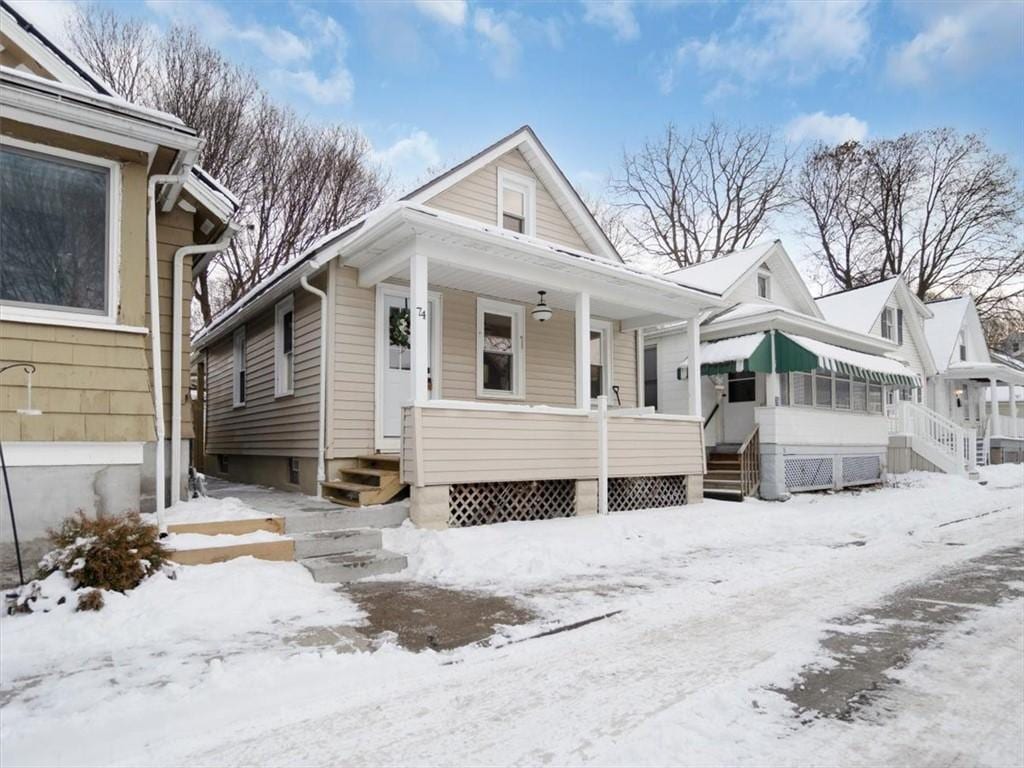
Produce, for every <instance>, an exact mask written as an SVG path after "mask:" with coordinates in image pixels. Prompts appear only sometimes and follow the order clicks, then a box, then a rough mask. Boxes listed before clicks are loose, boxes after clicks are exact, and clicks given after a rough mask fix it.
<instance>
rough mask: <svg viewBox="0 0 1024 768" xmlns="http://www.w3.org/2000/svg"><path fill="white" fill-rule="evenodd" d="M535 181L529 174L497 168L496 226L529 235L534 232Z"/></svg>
mask: <svg viewBox="0 0 1024 768" xmlns="http://www.w3.org/2000/svg"><path fill="white" fill-rule="evenodd" d="M536 197H537V183H536V182H535V181H534V180H533V179H531V178H530V177H529V176H523V175H521V174H518V173H515V172H513V171H509V170H507V169H505V168H499V169H498V226H499V227H501V228H502V229H508V230H511V231H512V232H518V233H520V234H523V235H530V236H531V237H532V236H533V235H534V233H535V232H536V210H537V202H536Z"/></svg>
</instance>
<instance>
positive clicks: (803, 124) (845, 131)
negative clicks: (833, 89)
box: [786, 112, 868, 144]
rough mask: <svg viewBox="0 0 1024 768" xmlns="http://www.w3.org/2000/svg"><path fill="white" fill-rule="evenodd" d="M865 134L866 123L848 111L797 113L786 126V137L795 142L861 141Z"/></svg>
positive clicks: (829, 142) (836, 142) (832, 142)
mask: <svg viewBox="0 0 1024 768" xmlns="http://www.w3.org/2000/svg"><path fill="white" fill-rule="evenodd" d="M867 135H868V124H867V123H866V122H864V121H863V120H858V119H857V118H856V117H854V116H853V115H851V114H848V113H844V114H842V115H826V114H825V113H824V112H815V113H813V114H807V113H805V114H802V115H797V116H796V117H795V118H793V119H792V120H791V121H790V122H789V124H788V125H787V126H786V138H787V139H789V140H790V141H792V142H795V143H799V142H802V141H823V142H825V143H826V144H842V143H843V142H844V141H863V140H864V138H865V137H866V136H867Z"/></svg>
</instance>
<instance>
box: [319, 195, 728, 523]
mask: <svg viewBox="0 0 1024 768" xmlns="http://www.w3.org/2000/svg"><path fill="white" fill-rule="evenodd" d="M336 255H337V258H338V262H337V264H338V265H339V274H341V275H348V276H349V277H348V279H350V280H351V281H353V290H365V289H371V288H372V289H374V290H375V291H376V323H375V328H376V334H375V335H376V361H377V364H376V371H375V389H376V393H375V408H376V413H375V419H374V421H375V432H376V448H377V450H378V451H379V452H381V453H389V452H397V454H398V456H399V457H400V462H401V469H400V471H401V478H402V480H403V481H404V482H405V483H407V484H408V485H409V488H410V516H411V517H412V519H413V521H414V522H416V523H417V524H418V525H421V526H429V527H445V526H449V525H473V524H481V523H490V522H503V521H506V520H524V519H541V518H549V517H560V516H572V515H585V514H594V513H600V512H610V511H616V510H626V509H639V508H650V507H659V506H676V505H680V504H685V503H694V502H696V501H699V500H700V499H701V498H702V476H703V473H704V470H705V452H704V441H703V433H702V425H701V418H700V415H699V414H700V410H699V406H698V407H697V408H696V409H695V410H694V411H693V412H692V413H693V414H694V415H668V414H659V413H656V412H655V411H654V409H653V408H644V407H641V405H640V403H639V399H640V397H641V394H640V393H641V391H642V385H643V380H642V343H638V339H639V337H640V332H641V329H643V328H645V327H647V326H650V325H654V324H659V323H665V322H673V321H674V322H678V321H680V320H683V321H688V322H689V323H690V324H691V325H692V326H693V327H694V328H697V322H696V320H695V318H696V317H697V314H698V312H699V311H700V310H702V309H705V308H708V307H713V306H717V305H718V303H719V300H718V299H717V297H715V296H712V295H710V294H703V293H701V292H699V291H694V290H692V289H688V288H685V287H682V286H679V285H677V284H675V283H673V282H671V281H668V280H665V279H663V278H660V277H658V276H655V275H651V274H649V273H646V272H643V271H641V270H637V269H633V268H631V267H628V266H626V265H623V264H621V263H618V262H613V261H610V260H608V259H603V258H600V257H597V256H593V255H590V254H587V253H581V252H577V251H573V250H569V249H565V248H561V247H557V246H554V245H552V244H550V243H547V242H545V241H541V240H537V239H534V238H531V237H527V236H524V235H520V234H517V233H513V232H510V231H507V230H502V229H499V228H497V227H493V226H487V225H483V224H479V223H476V222H470V221H468V220H466V219H462V218H460V217H457V216H453V215H447V214H441V213H438V212H437V211H435V210H431V209H426V208H422V207H419V206H416V205H412V204H401V205H398V206H395V207H394V208H392V209H390V210H388V211H386V212H385V213H383V214H382V215H380V216H379V217H378V218H376V219H375V220H374V221H372V222H368V224H367V225H366V226H365V227H364V228H363V231H361V232H360V233H358V235H357V236H356V237H353V238H350V239H349V240H346V241H345V242H344V243H343V244H342V245H340V246H339V247H338V249H337V254H336ZM698 334H699V331H698ZM698 338H699V335H698ZM698 354H699V352H698Z"/></svg>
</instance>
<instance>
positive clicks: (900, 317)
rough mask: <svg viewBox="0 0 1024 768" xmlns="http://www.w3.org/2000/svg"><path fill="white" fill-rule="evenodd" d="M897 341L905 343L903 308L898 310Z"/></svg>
mask: <svg viewBox="0 0 1024 768" xmlns="http://www.w3.org/2000/svg"><path fill="white" fill-rule="evenodd" d="M896 342H897V343H898V344H902V343H903V310H902V309H897V310H896Z"/></svg>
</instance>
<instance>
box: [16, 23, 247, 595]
mask: <svg viewBox="0 0 1024 768" xmlns="http://www.w3.org/2000/svg"><path fill="white" fill-rule="evenodd" d="M200 145H201V139H200V138H199V137H198V136H197V135H196V133H195V131H193V130H192V129H191V128H188V127H187V126H185V125H183V124H182V123H181V122H180V121H179V120H177V118H175V117H173V116H171V115H167V114H162V113H159V112H154V111H151V110H146V109H142V108H139V107H136V106H134V105H132V104H129V103H128V102H126V101H124V100H123V99H120V98H118V97H116V96H113V95H111V94H110V93H109V91H108V90H107V89H106V88H105V86H104V85H103V84H102V83H100V82H99V81H98V80H97V79H96V78H95V77H93V76H91V75H90V73H89V72H87V71H86V70H85V69H83V68H82V67H81V66H80V65H77V64H76V63H75V62H74V61H73V60H72V59H71V58H70V57H68V56H67V55H66V54H65V53H64V52H63V51H61V50H60V49H59V48H57V47H56V46H55V45H53V44H52V43H51V42H50V41H49V40H47V39H46V38H45V37H44V36H43V35H41V34H40V33H39V32H37V31H36V30H35V29H34V28H33V27H32V26H31V25H30V24H29V23H28V22H27V21H26V20H25V19H24V18H23V17H22V16H20V15H19V14H18V13H17V12H16V11H14V10H13V9H12V8H10V7H9V6H8V5H7V4H6V3H3V4H2V5H0V199H2V205H0V368H2V367H4V366H7V365H9V364H12V363H25V364H28V365H29V366H34V367H35V372H34V374H33V375H32V376H31V385H32V389H31V404H30V401H29V391H28V385H29V382H30V379H29V376H28V375H27V373H26V371H25V366H21V365H18V366H16V367H13V368H10V369H9V370H7V371H6V372H5V373H3V374H2V377H0V441H2V443H3V452H4V458H5V460H6V464H7V469H8V475H9V477H10V483H11V492H12V493H11V495H12V497H13V501H14V506H15V511H16V514H17V522H18V528H19V534H20V538H21V540H22V543H23V544H28V546H27V547H26V548H24V549H23V554H24V555H25V557H24V560H25V563H26V566H27V567H29V568H31V565H32V564H33V563H34V560H33V557H32V555H33V554H34V551H33V550H34V549H38V547H33V546H31V542H33V541H35V542H36V543H37V544H38V543H40V540H41V537H42V536H43V534H44V532H45V530H46V528H47V527H48V526H52V525H54V524H55V523H57V522H58V521H59V520H60V519H61V518H62V517H64V516H66V515H68V514H70V513H72V512H74V511H75V510H78V509H81V510H84V511H86V512H89V513H95V512H110V513H120V512H124V511H128V510H138V509H142V510H152V509H153V508H154V507H155V506H157V505H156V498H158V497H162V496H163V495H164V494H163V493H162V490H163V488H164V486H165V485H167V486H169V491H170V493H168V494H167V495H168V496H169V497H170V498H171V499H172V500H173V499H174V498H176V497H177V496H178V495H179V494H180V491H181V483H183V482H184V478H185V476H186V474H185V470H186V469H187V463H183V462H182V461H180V459H177V460H176V459H175V458H173V456H172V457H171V458H170V459H166V458H165V455H164V452H159V453H158V452H157V451H156V445H157V441H158V439H160V438H162V437H166V438H171V439H172V441H174V442H176V443H181V441H182V440H184V441H187V440H188V439H190V438H191V436H192V424H191V419H190V411H189V410H188V409H184V410H182V409H181V408H180V405H181V402H182V399H183V397H184V396H185V395H186V387H185V386H184V385H183V384H182V383H181V378H180V376H181V361H182V360H184V361H185V363H186V364H187V359H188V352H189V347H188V340H189V303H190V300H191V296H192V283H191V277H192V272H193V270H194V269H195V268H199V269H202V268H203V264H202V261H203V258H202V256H201V255H200V252H209V251H211V250H212V249H216V248H221V247H224V246H225V245H226V244H227V241H228V239H229V238H230V236H231V234H232V233H233V231H234V230H233V228H232V226H231V225H229V220H230V218H231V216H232V215H233V214H234V213H235V210H236V208H237V202H236V201H235V200H234V199H233V198H232V197H231V195H230V193H228V192H227V191H226V190H224V189H222V188H221V187H220V186H219V185H218V184H217V183H216V182H215V181H214V180H213V179H210V178H209V177H208V176H206V175H205V174H203V173H202V172H201V171H200V170H199V169H198V168H197V167H196V166H195V162H196V157H197V153H198V150H199V148H200ZM151 195H152V199H151V198H150V196H151ZM197 244H199V245H198V246H197ZM204 244H207V245H204ZM176 257H177V258H176ZM193 258H196V259H197V260H199V262H200V263H199V264H197V265H194V264H193ZM175 261H177V263H178V270H177V274H175ZM154 267H155V269H154ZM176 308H177V309H180V314H179V313H177V312H175V311H174V309H176ZM154 310H155V311H154ZM178 324H180V329H179V332H178V333H177V334H175V333H174V328H175V326H176V325H178ZM154 331H156V333H154ZM175 353H177V354H176V355H175ZM157 355H159V357H160V360H161V364H160V365H159V366H157V367H156V368H154V366H153V365H152V360H153V359H154V357H156V356H157ZM175 359H176V360H177V361H178V365H172V361H174V360H175ZM175 381H177V382H179V384H178V386H176V387H174V388H173V389H172V384H173V383H174V382H175ZM185 381H186V382H187V379H186V380H185ZM38 411H41V413H38ZM177 414H180V418H179V419H178V420H175V418H174V416H175V415H177ZM155 416H159V417H160V418H159V419H157V418H155ZM186 448H187V446H184V445H179V450H178V452H177V454H176V455H177V456H179V457H180V456H181V455H182V454H183V453H184V454H186V455H187V451H186ZM158 469H160V470H162V471H158ZM172 471H173V474H172ZM160 506H163V505H162V504H161V505H160ZM0 530H2V539H0V540H2V544H3V569H4V576H5V577H6V578H9V574H10V571H9V570H8V569H9V567H10V566H11V565H12V564H13V551H12V550H13V547H12V546H11V542H12V535H11V527H10V524H9V512H8V510H7V503H6V497H5V498H4V509H3V515H2V522H0ZM26 549H27V551H25V550H26Z"/></svg>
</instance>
